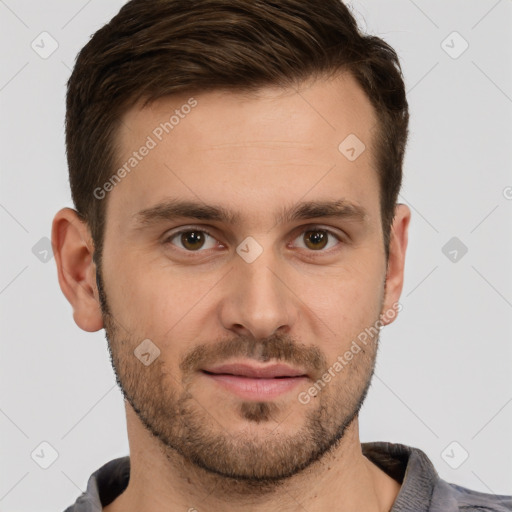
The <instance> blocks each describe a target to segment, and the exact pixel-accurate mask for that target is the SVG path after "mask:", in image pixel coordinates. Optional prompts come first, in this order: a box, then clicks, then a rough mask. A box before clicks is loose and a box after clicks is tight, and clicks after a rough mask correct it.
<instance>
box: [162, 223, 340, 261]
mask: <svg viewBox="0 0 512 512" xmlns="http://www.w3.org/2000/svg"><path fill="white" fill-rule="evenodd" d="M308 231H323V232H325V233H327V234H328V236H329V237H330V238H335V239H336V240H337V241H338V242H339V243H343V242H344V240H343V237H342V236H341V235H339V234H337V233H335V232H334V231H332V230H330V229H327V228H325V227H322V226H317V225H312V226H306V227H305V228H303V230H302V231H301V232H300V233H299V234H298V235H297V236H296V237H295V238H294V240H296V239H297V238H298V237H299V236H301V235H304V233H306V232H308ZM191 232H199V233H203V234H206V235H207V236H209V237H211V238H213V239H214V240H216V241H217V242H218V240H217V239H216V238H215V236H214V235H212V234H211V233H210V232H209V231H208V230H207V229H204V228H203V227H201V228H199V227H195V226H189V227H187V228H186V229H182V230H180V231H177V232H175V233H172V234H171V235H169V236H167V237H165V239H164V241H163V243H164V244H165V245H172V246H174V247H175V248H176V249H178V250H180V251H182V252H185V253H187V254H188V255H190V257H193V255H195V254H198V253H202V252H207V251H208V250H210V249H202V248H201V249H198V250H196V251H190V250H187V249H184V248H181V247H178V246H176V245H174V244H173V243H172V240H174V239H175V238H177V237H179V236H180V235H182V234H183V233H191ZM328 243H329V242H328ZM337 245H339V244H336V246H337ZM299 248H300V249H303V250H306V251H307V252H309V253H311V254H315V253H318V254H329V253H330V252H331V251H332V250H336V247H331V248H329V249H319V250H316V251H315V250H313V249H307V248H303V247H299Z"/></svg>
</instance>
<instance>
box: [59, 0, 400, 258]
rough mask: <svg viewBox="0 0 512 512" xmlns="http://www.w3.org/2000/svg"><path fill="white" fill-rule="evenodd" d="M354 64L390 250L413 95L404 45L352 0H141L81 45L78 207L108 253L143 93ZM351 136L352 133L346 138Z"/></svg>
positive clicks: (73, 110)
mask: <svg viewBox="0 0 512 512" xmlns="http://www.w3.org/2000/svg"><path fill="white" fill-rule="evenodd" d="M341 71H348V72H350V73H351V74H352V75H353V76H354V77H355V79H356V80H357V82H358V83H359V85H360V86H361V87H362V89H363V90H364V91H365V93H366V95H367V96H368V98H369V100H370V101H371V103H372V105H373V106H374V108H375V111H376V114H377V117H378V130H377V132H376V140H375V141H374V142H375V148H376V159H377V166H378V173H379V183H380V203H381V204H380V207H381V215H382V229H383V233H384V243H385V250H386V257H388V255H389V239H390V227H391V223H392V221H393V218H394V210H395V205H396V201H397V197H398V192H399V190H400V187H401V182H402V163H403V156H404V151H405V145H406V140H407V131H408V121H409V114H408V105H407V100H406V95H405V88H404V82H403V77H402V72H401V68H400V63H399V60H398V57H397V54H396V52H395V51H394V50H393V49H392V48H391V47H390V46H389V45H388V44H387V43H385V42H384V41H383V40H382V39H380V38H378V37H375V36H369V35H365V34H362V33H361V32H360V31H359V29H358V27H357V23H356V21H355V19H354V17H353V16H352V14H351V12H350V11H349V9H348V8H347V7H346V6H345V5H344V4H343V3H342V2H341V0H193V1H192V0H131V1H129V2H128V3H127V4H126V5H124V6H123V7H122V8H121V10H120V11H119V13H118V14H117V15H116V16H115V17H114V18H113V19H112V20H111V21H110V22H109V23H108V24H106V25H105V26H104V27H102V28H101V29H100V30H98V31H97V32H96V33H95V34H94V35H93V37H92V38H91V40H90V41H89V42H88V43H87V44H86V45H85V46H84V48H83V49H82V50H81V51H80V53H79V55H78V57H77V60H76V64H75V68H74V70H73V73H72V75H71V77H70V79H69V82H68V90H67V103H66V150H67V158H68V165H69V179H70V186H71V193H72V197H73V202H74V205H75V208H76V210H77V212H78V214H79V215H80V217H81V218H82V219H83V220H84V221H86V222H87V224H88V226H89V229H90V230H91V236H92V238H93V242H94V246H95V252H94V256H95V261H96V262H97V263H98V264H99V263H100V261H101V254H102V247H103V235H104V226H105V206H106V204H105V203H106V200H104V201H102V200H99V199H97V198H96V197H95V194H94V193H93V191H94V190H95V189H96V188H97V187H101V186H102V185H103V184H104V183H105V182H106V181H107V180H108V179H109V178H110V177H111V176H112V174H113V171H114V169H115V165H116V153H115V144H114V141H115V135H116V131H117V130H118V128H119V125H120V120H121V117H122V115H123V114H124V113H125V112H126V111H127V110H128V109H129V108H130V107H132V106H133V105H134V104H135V103H136V102H138V101H139V100H142V101H143V104H144V105H146V104H148V103H150V102H151V101H153V100H156V99H159V98H162V97H164V96H168V95H172V94H177V93H185V92H188V93H193V92H195V93H199V92H207V91H212V90H220V89H223V90H230V91H234V92H244V91H245V92H250V91H257V90H258V89H259V88H262V87H264V86H282V87H293V86H295V85H299V84H301V83H303V82H304V81H306V80H308V79H314V78H316V77H322V76H330V75H331V74H334V73H337V72H341ZM340 142H341V141H340Z"/></svg>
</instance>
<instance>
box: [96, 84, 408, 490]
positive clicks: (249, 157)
mask: <svg viewBox="0 0 512 512" xmlns="http://www.w3.org/2000/svg"><path fill="white" fill-rule="evenodd" d="M185 105H188V107H185ZM176 111H177V112H176ZM173 114H174V116H175V118H174V119H172V120H171V121H170V124H168V125H165V124H161V123H165V122H168V123H169V120H170V119H171V116H172V115H173ZM177 120H178V121H177ZM171 125H172V128H170V126H171ZM375 125H376V117H375V113H374V111H373V108H372V107H371V105H370V103H369V101H368V99H367V98H366V97H365V95H364V93H363V92H362V90H361V89H360V88H359V87H358V85H357V84H356V82H355V81H354V80H353V79H352V78H351V77H350V76H348V75H343V76H339V77H337V78H336V79H335V80H331V81H317V82H315V83H312V84H308V85H305V86H304V87H303V88H302V89H301V90H300V91H299V92H297V91H295V90H294V89H287V90H278V89H271V88H269V89H262V90H260V91H259V92H258V94H257V95H251V96H249V95H241V94H234V93H226V92H224V93H223V92H219V91H217V92H211V93H204V94H197V95H194V96H193V99H191V98H190V97H189V96H181V97H178V96H174V97H172V98H167V99H164V100H159V101H158V102H156V103H154V104H153V105H151V106H150V107H147V108H144V109H141V108H140V107H136V108H133V109H132V110H130V111H129V112H128V113H127V114H126V115H125V116H124V119H123V123H122V128H121V130H120V132H119V134H118V135H119V137H118V147H119V153H118V154H119V167H120V168H121V167H122V166H123V165H125V164H127V165H126V167H125V170H127V169H129V172H126V173H122V172H121V173H120V175H119V174H118V176H120V177H121V178H122V179H121V180H120V181H119V180H116V181H115V183H116V184H115V186H112V187H109V186H107V187H105V189H106V190H108V195H107V197H106V198H105V199H104V200H108V203H107V216H106V229H105V244H104V250H103V257H102V265H101V269H100V270H101V273H100V275H99V284H100V296H101V297H102V302H103V308H102V310H103V323H104V326H105V330H106V333H107V337H108V340H109V345H110V351H111V357H112V362H113V365H114V369H115V371H116V375H117V378H118V381H119V383H120V385H121V387H122V390H123V392H124V395H125V398H126V399H127V401H128V402H129V404H130V406H131V407H132V408H133V410H134V411H135V412H136V414H137V415H138V418H139V419H140V420H141V422H142V423H143V424H144V425H145V427H146V428H147V429H148V430H149V431H150V432H151V433H152V434H153V435H154V436H156V438H157V439H158V440H159V441H160V442H161V445H162V448H163V450H164V451H165V452H166V453H168V454H169V456H171V455H172V454H173V453H174V454H175V453H176V452H178V453H180V454H181V455H182V456H184V457H185V459H186V460H187V461H190V462H192V463H193V464H195V465H197V466H200V467H202V468H204V469H207V470H208V471H211V472H213V473H217V474H221V475H224V476H229V477H236V478H239V479H242V480H255V481H260V482H262V481H265V480H268V481H271V480H274V481H276V480H279V479H283V478H286V477H289V476H291V475H293V474H295V473H297V472H298V471H300V470H302V469H304V468H306V467H307V466H309V465H310V464H311V463H312V462H314V461H316V460H318V459H319V458H320V457H321V456H322V455H323V454H324V453H326V452H327V451H328V450H329V449H330V448H331V447H333V446H335V445H336V443H337V442H338V441H339V440H340V439H341V438H342V436H343V434H344V432H345V431H346V428H347V426H348V425H350V423H351V422H352V421H353V420H354V418H355V417H356V415H357V412H358V410H359V407H360V405H361V403H362V401H363V399H364V396H365V393H366V391H367V389H368V386H369V383H370V379H371V375H372V372H373V368H374V362H375V355H376V350H377V336H374V337H373V339H369V340H367V341H366V343H362V342H361V341H357V340H361V333H363V332H365V329H367V328H369V327H371V326H374V325H375V324H376V322H377V321H378V320H379V318H380V316H381V314H384V313H385V311H386V310H388V309H390V308H391V307H392V306H391V305H392V303H393V302H394V301H395V300H396V299H397V296H396V293H395V295H393V294H390V295H389V294H387V293H386V292H387V291H388V290H386V286H385V282H386V259H385V252H384V246H383V234H382V229H381V216H380V204H379V182H378V177H377V170H376V162H375V159H374V150H373V146H372V145H373V140H374V127H375ZM163 127H165V128H163ZM350 134H355V135H356V136H357V137H358V139H359V140H360V141H362V142H363V143H364V144H365V146H366V149H365V150H364V151H363V152H362V153H361V154H360V156H359V157H358V158H356V159H355V160H354V159H353V158H350V159H349V158H347V156H346V155H347V152H346V151H345V152H343V151H340V150H339V146H340V143H342V141H344V139H346V137H347V136H349V135H350ZM349 140H350V139H349ZM144 146H145V147H146V148H147V151H146V150H143V149H140V148H141V147H144ZM134 151H135V152H137V154H134ZM348 154H349V156H351V157H353V154H352V153H350V149H349V153H348ZM131 158H132V159H133V160H130V159H131ZM393 290H395V288H393ZM398 293H399V292H398ZM384 323H386V322H384ZM381 325H382V324H381ZM366 332H368V331H366ZM358 336H359V338H358ZM144 340H145V341H144ZM354 340H356V345H357V346H358V347H359V351H357V349H355V348H354ZM348 352H351V353H352V357H350V356H349V355H347V354H348ZM137 356H138V357H137ZM340 367H341V369H340ZM329 376H330V378H329Z"/></svg>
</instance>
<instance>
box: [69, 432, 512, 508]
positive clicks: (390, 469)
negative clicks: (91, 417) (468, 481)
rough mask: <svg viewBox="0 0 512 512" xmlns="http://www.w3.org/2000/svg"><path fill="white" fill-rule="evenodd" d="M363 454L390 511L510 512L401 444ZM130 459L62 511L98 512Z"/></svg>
mask: <svg viewBox="0 0 512 512" xmlns="http://www.w3.org/2000/svg"><path fill="white" fill-rule="evenodd" d="M362 450H363V454H364V455H365V456H366V457H367V458H368V459H370V460H371V461H372V462H373V463H374V464H376V465H377V466H379V467H380V468H381V469H382V470H383V471H385V472H386V473H387V474H388V475H389V476H391V477H392V478H394V479H395V480H396V481H397V482H399V483H400V484H401V488H400V492H399V493H398V496H397V498H396V500H395V502H394V504H393V507H392V508H391V511H390V512H459V511H462V510H463V511H465V512H477V511H481V512H483V511H486V512H511V511H512V496H499V495H495V494H484V493H480V492H476V491H472V490H470V489H466V488H464V487H460V486H458V485H455V484H450V483H448V482H445V481H444V480H441V478H439V475H438V474H437V472H436V470H435V468H434V466H433V465H432V462H431V461H430V460H429V458H428V457H427V456H426V455H425V453H423V452H422V451H421V450H419V449H417V448H411V447H409V446H405V445H402V444H392V443H383V442H381V443H362ZM129 479H130V458H129V457H122V458H119V459H114V460H111V461H110V462H107V464H105V465H103V466H102V467H101V468H99V469H98V470H97V471H95V472H94V473H93V474H92V475H91V477H90V478H89V481H88V483H87V490H86V491H85V493H83V494H82V495H81V496H80V497H79V498H78V499H77V500H76V502H75V504H74V505H71V506H70V507H68V508H67V509H66V510H65V512H99V511H101V510H102V507H104V506H107V505H109V504H110V503H112V502H113V501H114V500H115V499H116V498H117V497H118V496H119V495H120V494H121V493H122V492H123V491H124V490H125V489H126V487H127V485H128V481H129Z"/></svg>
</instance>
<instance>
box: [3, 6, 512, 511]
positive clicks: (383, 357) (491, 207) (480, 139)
mask: <svg viewBox="0 0 512 512" xmlns="http://www.w3.org/2000/svg"><path fill="white" fill-rule="evenodd" d="M123 3H124V2H123V1H121V0H109V1H100V0H89V1H83V0H68V1H66V2H64V1H62V0H60V1H57V0H48V1H45V2H40V1H35V0H0V23H1V26H0V44H1V47H2V50H3V55H4V58H3V64H2V66H1V69H0V108H1V119H2V123H1V128H0V129H1V133H0V145H1V146H0V149H1V151H0V163H1V190H0V194H1V195H0V222H1V228H2V245H1V247H2V251H1V265H0V306H1V311H2V316H1V321H2V325H1V328H2V335H3V338H2V344H1V355H0V379H1V380H0V431H1V434H0V460H1V464H0V511H3V512H5V511H29V510H36V509H37V510H39V511H56V510H63V509H64V508H65V507H66V506H67V505H69V504H70V503H72V502H73V501H74V500H75V499H76V497H77V496H78V494H80V492H81V491H83V490H84V489H85V486H86V482H87V478H88V477H89V475H90V473H91V472H92V471H94V470H95V469H97V468H98V467H99V466H100V465H102V464H103V463H105V462H107V461H108V460H110V459H112V458H115V457H118V456H122V455H125V454H127V453H128V444H127V436H126V430H125V429H126V425H125V418H124V408H123V403H122V399H121V395H120V392H119V391H118V389H117V387H116V385H115V379H114V375H113V371H112V369H111V367H110V362H109V359H108V353H107V349H106V341H105V338H104V334H103V331H100V332H98V333H94V334H89V333H85V332H82V331H81V330H80V329H79V328H78V327H77V326H76V325H75V323H74V321H73V318H72V310H71V307H70V305H69V304H68V302H67V301H66V299H65V298H64V296H63V295H62V293H61V291H60V288H59V286H58V282H57V274H56V268H55V261H54V259H53V258H52V257H51V256H52V255H51V253H46V252H45V250H46V249H45V247H46V248H47V244H48V240H46V239H45V237H47V238H49V237H50V226H51V221H52V218H53V215H54V214H55V212H56V211H57V210H58V209H59V208H61V207H62V206H71V201H70V193H69V190H68V182H67V170H66V161H65V149H64V128H63V122H64V108H65V104H64V96H65V83H66V81H67V79H68V77H69V74H70V70H71V68H72V66H73V63H74V59H75V56H76V54H77V52H78V50H79V49H80V48H81V47H82V46H83V45H84V44H85V43H86V42H87V41H88V39H89V37H90V36H91V35H92V34H93V33H94V32H95V31H96V30H97V29H98V28H100V27H101V26H102V25H103V24H104V23H106V22H107V21H108V20H110V18H111V17H112V16H113V15H114V14H115V13H116V12H117V10H118V9H119V7H120V6H121V5H122V4H123ZM352 5H353V6H354V8H355V9H356V10H357V11H358V18H359V20H360V22H361V24H362V25H363V26H364V27H366V29H367V30H368V31H369V32H371V33H374V34H377V35H379V36H381V37H383V38H384V39H385V40H387V41H388V42H389V43H390V44H391V45H392V46H394V47H395V48H396V49H397V51H398V53H399V55H400V57H401V60H402V63H403V68H404V74H405V78H406V83H407V88H408V91H409V102H410V108H411V116H412V119H411V136H410V142H409V147H408V153H407V159H406V163H405V182H404V187H403V190H402V194H401V199H400V201H401V202H405V203H406V204H408V205H409V206H410V207H411V209H412V212H413V216H412V223H411V228H410V242H409V249H408V257H407V264H406V273H405V285H404V292H403V295H402V299H401V302H402V304H403V311H402V312H401V314H400V316H399V318H398V320H397V321H396V322H395V323H394V324H392V325H391V326H389V327H386V328H385V329H384V330H383V332H382V336H381V339H382V343H381V349H380V354H379V362H378V367H377V372H376V377H375V380H374V382H373V385H372V389H371V391H370V395H369V397H368V400H367V402H366V405H365V406H364V409H363V411H362V414H361V438H362V440H363V441H370V440H386V441H393V442H401V443H405V444H410V445H413V446H417V447H420V448H422V449H423V450H424V451H425V452H426V453H427V454H428V455H429V457H430V458H431V459H432V461H433V462H434V464H435V466H436V468H437V469H438V471H439V473H440V475H441V477H443V478H445V479H447V480H449V481H451V482H456V483H458V484H460V485H464V486H467V487H471V488H473V489H477V490H480V491H484V492H494V493H512V441H511V439H510V432H511V431H512V372H511V371H510V366H511V361H512V358H511V356H512V343H511V335H512V327H511V322H510V318H511V316H512V279H511V273H512V236H511V235H512V229H511V228H512V173H511V162H512V154H511V152H512V150H511V146H512V144H511V142H512V138H511V136H512V122H511V114H512V76H511V75H512V65H511V63H512V55H511V53H512V35H511V34H512V30H511V28H512V1H511V0H499V1H496V0H480V1H476V0H471V1H469V0H460V1H449V2H448V1H446V0H445V1H430V2H427V1H421V0H416V1H412V0H396V1H387V2H382V0H380V1H377V0H373V1H370V0H368V1H354V2H352ZM454 31H456V32H458V34H460V36H459V35H457V34H455V35H454V34H452V33H453V32H454ZM42 32H48V33H49V34H50V35H51V39H50V36H46V35H43V36H40V34H41V33H42ZM53 40H55V41H56V42H57V44H58V48H57V49H56V50H55V51H54V53H52V54H51V55H49V56H47V55H44V56H46V57H47V58H42V57H41V53H44V52H45V51H46V52H49V50H51V49H52V44H54V45H55V43H53ZM33 41H34V43H32V42H33ZM443 41H445V42H444V43H443ZM464 41H467V44H469V47H468V48H467V50H466V51H465V52H464V53H462V54H461V51H462V50H463V49H464V47H465V42H464ZM32 44H33V45H34V46H35V48H37V50H38V51H37V52H36V51H35V50H34V49H33V48H32V46H31V45H32ZM38 52H39V53H38ZM453 237H456V238H457V240H455V241H452V242H451V243H450V245H448V246H447V247H446V248H445V249H444V251H443V247H445V244H447V243H448V242H449V240H450V239H452V238H453ZM41 239H42V240H41ZM451 244H455V245H451ZM462 244H464V246H465V247H466V248H467V253H466V254H464V255H463V248H464V246H463V245H462ZM34 247H35V248H34ZM454 250H455V251H457V253H456V255H455V253H454V252H453V251H454ZM454 258H455V261H452V260H453V259H454ZM41 442H47V443H49V444H50V445H51V446H52V447H53V449H54V450H55V451H56V452H57V454H58V456H57V459H56V460H55V461H54V462H53V463H52V464H51V465H50V466H49V467H48V468H47V469H43V468H42V467H40V466H41V465H47V464H49V463H50V462H52V461H53V459H52V449H51V448H49V447H48V446H47V445H43V446H41V445H40V443H41ZM454 442H455V444H453V443H454ZM466 452H467V454H468V457H467V459H466V460H464V459H465V457H466ZM31 454H33V455H32V456H31ZM456 466H458V468H457V469H454V467H456Z"/></svg>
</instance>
